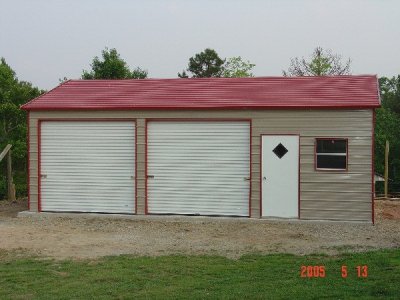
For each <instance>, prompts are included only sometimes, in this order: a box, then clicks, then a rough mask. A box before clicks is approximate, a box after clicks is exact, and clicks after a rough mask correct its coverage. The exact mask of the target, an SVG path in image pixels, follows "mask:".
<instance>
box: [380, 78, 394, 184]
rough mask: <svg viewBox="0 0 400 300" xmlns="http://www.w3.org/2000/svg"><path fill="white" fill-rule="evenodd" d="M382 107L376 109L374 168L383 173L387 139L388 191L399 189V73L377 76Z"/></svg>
mask: <svg viewBox="0 0 400 300" xmlns="http://www.w3.org/2000/svg"><path fill="white" fill-rule="evenodd" d="M379 86H380V95H381V100H382V108H379V109H377V110H376V127H375V170H376V172H378V173H380V174H383V170H384V166H385V143H386V140H388V141H389V144H390V151H389V178H390V179H391V180H390V181H389V191H391V192H393V191H397V192H399V191H400V139H399V137H400V75H399V76H397V77H392V78H386V77H382V78H379Z"/></svg>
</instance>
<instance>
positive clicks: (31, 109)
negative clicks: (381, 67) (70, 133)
mask: <svg viewBox="0 0 400 300" xmlns="http://www.w3.org/2000/svg"><path fill="white" fill-rule="evenodd" d="M379 107H380V105H309V106H305V105H300V106H299V105H272V106H267V105H254V106H245V105H243V106H236V105H235V106H232V105H227V106H185V107H182V106H140V107H132V106H109V107H107V106H104V107H100V106H98V107H85V106H81V107H54V106H39V107H31V108H30V107H29V106H28V107H21V109H23V110H28V111H43V110H45V111H80V110H89V111H92V110H93V111H96V110H103V111H107V110H113V111H114V110H133V111H134V110H225V109H232V110H236V109H237V110H243V109H248V110H251V109H265V110H276V109H282V110H285V109H286V110H287V109H371V108H379Z"/></svg>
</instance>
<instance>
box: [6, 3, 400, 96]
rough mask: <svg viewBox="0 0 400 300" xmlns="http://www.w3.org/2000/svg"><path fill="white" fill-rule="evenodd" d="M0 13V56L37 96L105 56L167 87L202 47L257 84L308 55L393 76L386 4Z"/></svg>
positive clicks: (394, 24) (398, 33)
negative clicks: (240, 63) (250, 70)
mask: <svg viewBox="0 0 400 300" xmlns="http://www.w3.org/2000/svg"><path fill="white" fill-rule="evenodd" d="M0 11H1V18H0V56H2V57H5V58H6V60H7V62H8V63H9V64H10V65H11V66H12V67H13V68H14V70H16V72H17V75H18V77H19V78H20V79H21V80H27V81H31V82H32V83H33V84H34V85H37V86H39V87H40V88H44V89H49V88H52V87H54V86H55V85H57V84H58V79H59V78H63V77H64V76H66V77H68V78H79V77H80V75H81V73H82V70H83V69H88V68H89V64H90V62H91V60H92V58H93V57H94V56H96V55H100V53H101V50H102V49H104V47H106V46H107V47H109V48H116V49H117V50H118V52H120V54H121V56H122V58H124V59H125V60H126V61H127V62H128V64H129V65H130V66H131V67H135V66H140V67H142V68H145V69H147V70H148V71H149V77H154V78H170V77H177V72H180V71H182V69H184V68H185V67H186V66H187V62H188V58H189V57H191V56H192V55H193V54H195V53H197V52H200V51H202V50H203V49H205V48H207V47H210V48H213V49H215V50H216V51H217V52H218V53H219V54H220V56H221V57H231V56H239V55H240V56H242V57H243V58H244V59H247V60H250V61H251V62H252V63H255V64H256V67H255V69H254V73H255V75H257V76H276V75H278V76H279V75H281V74H282V70H283V69H286V68H287V67H288V65H289V62H290V58H291V57H294V56H306V57H307V56H308V55H309V54H310V53H311V52H312V50H313V49H314V48H315V47H316V46H322V47H324V48H327V49H332V51H333V52H335V53H340V54H342V55H343V57H344V58H348V57H350V58H351V59H352V71H353V74H378V75H379V76H393V75H396V74H400V55H399V54H400V18H399V12H400V1H395V0H393V1H390V0H376V1H373V0H352V1H342V0H336V1H325V0H320V1H318V0H313V1H311V0H298V1H289V0H281V1H278V0H276V1H267V0H264V1H256V0H253V1H252V0H247V1H245V0H242V1H239V0H237V1H234V0H230V1H228V0H214V1H212V0H201V1H194V0H182V1H180V0H169V1H161V0H160V1H156V0H147V1H127V0H126V1H123V0H115V1H102V0H97V1H95V0H81V1H78V0H69V1H50V0H48V1H44V0H42V1H41V0H37V1H19V0H13V1H4V0H0Z"/></svg>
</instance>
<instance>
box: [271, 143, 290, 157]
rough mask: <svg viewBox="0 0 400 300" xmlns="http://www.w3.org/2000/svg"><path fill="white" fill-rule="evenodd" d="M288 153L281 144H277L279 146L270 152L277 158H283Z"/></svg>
mask: <svg viewBox="0 0 400 300" xmlns="http://www.w3.org/2000/svg"><path fill="white" fill-rule="evenodd" d="M288 151H289V150H288V149H286V148H285V146H283V145H282V144H281V143H279V145H278V146H276V147H275V148H274V150H272V152H274V153H275V154H276V156H278V157H279V158H282V157H284V156H285V154H286V153H288Z"/></svg>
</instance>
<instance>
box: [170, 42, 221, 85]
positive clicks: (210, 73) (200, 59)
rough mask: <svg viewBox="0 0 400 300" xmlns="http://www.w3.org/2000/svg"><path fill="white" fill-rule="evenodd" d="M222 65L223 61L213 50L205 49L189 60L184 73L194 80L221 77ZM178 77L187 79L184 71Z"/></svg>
mask: <svg viewBox="0 0 400 300" xmlns="http://www.w3.org/2000/svg"><path fill="white" fill-rule="evenodd" d="M224 63H225V60H223V59H221V58H220V57H219V56H218V54H217V52H216V51H215V50H213V49H210V48H207V49H205V50H204V51H203V52H200V53H197V54H196V55H195V56H194V57H191V58H189V65H188V68H187V69H186V71H188V72H190V73H191V74H192V77H195V78H204V77H221V76H222V73H223V65H224ZM178 76H179V77H181V78H187V77H188V75H187V74H186V72H185V71H183V72H182V73H178Z"/></svg>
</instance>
